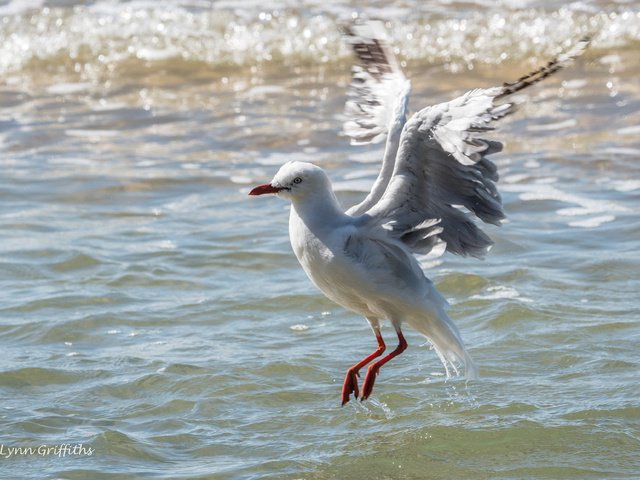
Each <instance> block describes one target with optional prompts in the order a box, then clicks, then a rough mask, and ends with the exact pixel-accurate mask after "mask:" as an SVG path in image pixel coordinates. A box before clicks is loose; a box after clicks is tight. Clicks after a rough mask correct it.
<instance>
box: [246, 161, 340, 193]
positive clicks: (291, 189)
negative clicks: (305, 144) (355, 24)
mask: <svg viewBox="0 0 640 480" xmlns="http://www.w3.org/2000/svg"><path fill="white" fill-rule="evenodd" d="M327 192H331V183H330V182H329V177H327V174H326V173H324V170H322V169H321V168H320V167H317V166H315V165H313V164H312V163H306V162H296V161H292V162H287V163H285V164H284V165H283V166H282V167H280V170H278V173H276V175H275V176H274V177H273V180H271V183H267V184H264V185H259V186H257V187H256V188H254V189H253V190H251V191H250V192H249V195H264V194H265V193H275V194H277V195H278V196H279V197H282V198H286V199H288V200H291V201H296V200H300V199H302V198H305V197H308V196H313V195H317V194H326V193H327Z"/></svg>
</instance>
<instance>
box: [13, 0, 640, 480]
mask: <svg viewBox="0 0 640 480" xmlns="http://www.w3.org/2000/svg"><path fill="white" fill-rule="evenodd" d="M516 3H517V5H516ZM354 10H358V9H357V8H356V7H355V6H354V5H352V4H351V3H349V2H336V3H335V4H329V5H323V4H320V3H316V2H311V1H310V2H307V3H305V5H304V6H302V7H296V6H295V5H294V4H288V3H287V2H273V3H271V4H261V5H257V4H250V3H247V4H244V5H242V6H237V5H235V6H234V5H232V4H225V3H221V2H213V3H210V2H207V1H204V2H194V1H192V2H187V1H184V2H160V3H157V4H151V3H149V2H117V1H113V2H106V1H97V2H86V4H83V3H82V2H74V1H63V2H46V1H45V2H40V1H33V2H3V3H2V4H1V5H0V17H1V18H2V23H0V36H1V37H2V40H3V44H4V46H5V49H4V51H3V54H2V57H1V58H0V69H1V71H2V74H3V75H2V79H1V80H0V151H1V154H0V168H1V171H2V175H0V235H1V241H0V349H1V351H2V356H1V357H0V392H1V398H2V402H1V403H0V474H1V475H0V476H2V478H11V479H13V478H16V479H23V478H24V479H41V478H50V479H85V478H86V479H103V478H104V479H129V478H165V479H210V478H214V479H227V478H228V479H259V478H283V479H345V478H349V479H423V478H427V479H494V478H496V479H497V478H499V479H518V480H522V479H536V480H538V479H635V478H638V477H639V475H640V473H639V472H640V460H639V456H638V452H640V407H639V404H638V398H639V397H640V387H639V386H638V384H639V382H638V379H639V377H638V374H639V366H640V362H639V357H638V344H639V342H640V324H639V321H638V318H639V313H640V302H639V301H638V294H637V292H638V290H639V289H640V277H639V276H638V273H637V272H638V271H640V255H639V246H640V222H639V220H638V218H639V216H638V213H639V207H638V205H639V201H640V162H639V160H640V141H639V140H638V139H639V136H640V115H639V113H638V112H640V84H639V83H638V78H639V76H640V69H639V65H640V64H639V63H638V61H637V56H638V55H637V52H638V46H639V44H638V41H637V38H638V35H637V32H638V31H640V13H639V12H638V9H637V6H636V5H634V4H630V3H617V2H585V3H582V4H573V5H572V6H570V7H566V8H563V9H557V8H556V7H554V6H553V4H552V3H550V2H548V3H547V2H507V3H505V4H503V5H502V6H501V7H499V8H498V7H490V8H487V7H486V6H484V7H483V6H482V4H481V2H479V3H478V4H474V3H456V2H454V3H449V4H437V3H434V2H426V3H424V4H423V3H420V4H418V3H417V2H416V3H414V2H395V3H392V4H386V3H385V4H382V3H380V4H377V3H374V4H373V6H371V7H368V9H367V12H368V13H369V14H370V15H371V16H381V15H382V16H384V17H385V18H389V25H388V27H389V32H390V36H392V39H393V41H394V45H396V46H397V47H398V49H399V55H400V58H401V59H402V60H403V61H405V62H406V67H405V69H406V71H407V74H408V75H409V76H410V77H411V78H412V80H413V85H414V96H413V99H412V104H413V106H414V108H419V107H421V106H424V105H427V104H430V103H434V102H439V101H443V100H446V99H449V98H452V97H453V96H454V95H457V94H460V93H462V92H464V91H465V90H466V89H469V88H474V87H486V86H491V85H495V84H499V83H501V82H502V81H504V80H513V79H514V78H517V77H518V76H519V75H520V74H521V73H524V72H526V71H528V70H530V69H531V68H533V67H534V66H535V65H537V64H539V63H540V62H542V61H544V59H545V58H549V57H551V56H553V54H554V53H555V52H556V45H557V44H558V42H560V43H562V41H561V39H562V38H573V37H574V33H575V37H578V36H580V35H581V34H583V33H585V32H586V31H591V30H593V28H595V27H598V33H597V35H596V36H595V40H594V45H593V46H592V48H591V50H590V51H589V52H588V53H587V54H586V55H585V56H584V58H581V59H580V60H579V61H578V62H577V63H576V64H575V65H574V66H573V67H571V68H570V69H567V70H566V71H564V72H562V73H560V74H558V75H557V76H556V77H554V78H552V79H549V80H548V81H547V82H546V83H544V84H543V85H540V86H538V87H536V88H535V89H533V90H531V91H530V92H529V94H528V95H527V96H522V97H519V101H520V104H521V105H520V109H519V112H518V113H516V114H515V115H513V116H512V117H510V118H509V119H507V120H506V121H505V122H503V124H502V125H501V128H500V130H499V131H498V132H496V136H497V137H499V138H500V139H503V140H504V141H506V148H505V151H504V152H503V153H502V154H500V155H499V156H496V157H495V159H496V163H497V164H498V165H499V168H500V173H501V181H500V188H501V191H502V194H503V200H504V204H505V209H506V211H507V214H508V222H507V223H505V224H504V225H503V226H502V227H501V228H497V227H496V228H494V227H490V228H489V229H488V232H489V234H490V235H491V236H492V238H493V239H494V240H495V242H496V244H495V246H494V248H493V250H492V251H491V253H490V255H489V256H488V257H487V259H486V260H485V261H477V260H475V259H467V258H458V257H453V256H445V257H441V258H439V259H427V260H425V261H424V263H425V266H426V267H428V270H427V274H428V276H429V277H430V278H432V279H433V280H434V282H435V283H436V284H437V286H438V288H439V289H440V291H441V292H442V293H443V294H444V295H445V296H446V297H447V299H448V300H449V301H450V303H451V304H452V308H451V312H450V313H451V316H452V317H453V318H454V319H455V320H456V323H457V324H458V326H459V327H460V330H461V331H462V334H463V337H464V338H465V341H466V343H467V344H468V345H469V349H470V352H471V354H472V355H473V357H474V359H475V360H476V362H477V363H478V365H479V367H480V374H481V379H480V380H479V381H477V382H472V383H465V382H464V380H462V379H458V378H454V379H446V378H445V376H444V370H443V367H442V366H441V364H440V363H439V361H438V359H437V357H436V355H435V353H434V352H433V351H432V350H430V348H429V346H428V345H426V344H425V343H424V340H423V338H422V337H420V336H419V335H417V334H415V333H414V332H410V331H408V332H406V336H407V340H408V342H409V345H410V347H409V349H408V350H407V351H406V352H405V353H404V354H403V355H402V356H400V357H398V358H397V359H395V360H394V361H393V362H391V363H389V364H388V365H386V366H385V367H384V369H383V370H382V373H381V375H380V377H379V378H378V381H377V384H376V390H375V391H374V395H373V397H372V399H371V400H370V401H368V402H364V403H360V402H353V401H352V402H350V403H349V404H347V405H346V406H345V407H340V389H341V385H342V379H343V377H344V373H345V371H346V369H347V368H348V367H349V366H351V365H352V364H353V363H354V362H356V361H357V360H359V359H360V358H362V357H363V356H365V355H367V354H368V353H370V352H371V351H372V349H373V348H374V347H375V339H374V338H373V335H371V331H370V329H369V327H368V326H367V324H366V321H365V320H363V319H361V318H358V317H356V316H354V315H353V314H351V313H349V312H347V311H345V310H343V309H341V308H340V307H337V306H336V305H334V304H332V303H331V302H329V301H328V300H326V299H325V298H324V297H323V296H322V295H321V294H320V293H319V292H318V291H316V290H315V289H314V287H313V286H312V285H311V284H310V282H309V281H308V280H307V279H306V277H305V275H304V273H303V272H302V270H301V269H300V267H299V266H298V264H297V262H296V260H295V258H294V256H293V254H292V253H291V251H290V247H289V243H288V236H287V219H288V205H287V204H286V203H285V202H282V201H280V200H279V199H277V198H250V197H248V196H247V193H248V191H249V189H250V187H252V186H254V185H257V184H259V183H264V182H265V181H268V180H269V179H270V178H271V176H272V175H273V173H274V172H275V171H276V170H277V169H278V167H279V166H280V164H282V163H284V162H285V161H287V160H290V159H298V160H305V161H312V162H315V163H317V164H320V165H322V166H323V167H324V168H325V169H326V170H327V171H328V172H329V174H330V176H331V177H332V179H333V180H334V182H335V185H336V188H337V191H338V195H339V197H340V200H341V201H342V202H343V203H344V205H345V206H347V205H351V204H354V203H356V202H357V201H358V200H359V199H360V198H362V195H363V191H364V190H365V189H366V188H368V186H369V184H370V183H371V181H372V180H373V179H374V178H375V175H376V168H377V163H376V162H377V160H378V158H379V157H380V150H379V147H375V146H374V147H364V148H363V147H351V146H349V144H348V142H347V141H346V139H344V138H342V137H341V136H340V127H341V122H342V116H341V115H342V108H343V104H344V100H345V92H346V84H347V82H348V71H349V62H350V60H349V57H348V51H347V50H346V48H345V47H344V46H342V45H341V43H340V38H339V34H338V33H337V30H336V29H335V27H336V25H337V24H338V23H339V21H340V20H341V19H343V18H344V17H345V16H346V17H349V16H350V15H351V11H354ZM275 12H277V14H276V13H275ZM261 14H262V15H261ZM387 15H388V17H387ZM161 25H162V26H161ZM283 25H286V26H287V27H288V29H287V28H283ZM463 25H464V26H463ZM427 26H428V28H427ZM305 31H308V32H309V33H308V34H305ZM233 32H235V33H233ZM154 38H155V40H154ZM322 38H324V40H321V39H322ZM292 39H295V40H296V41H293V40H292ZM287 42H289V43H290V46H289V47H287ZM417 45H421V46H422V47H421V48H418V47H417ZM502 53H505V55H504V56H503V55H502ZM101 55H102V57H101ZM383 334H384V335H385V336H386V337H387V338H388V339H389V343H393V340H392V339H393V333H392V330H391V329H390V328H388V325H387V326H385V328H384V330H383ZM65 445H67V447H64V446H65ZM80 445H82V448H79V447H78V446H80ZM43 447H46V448H43ZM17 448H21V449H23V450H20V451H18V450H16V449H17ZM74 448H75V450H74ZM29 449H32V450H29ZM74 452H75V453H74Z"/></svg>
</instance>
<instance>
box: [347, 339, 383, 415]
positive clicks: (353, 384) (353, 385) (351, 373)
mask: <svg viewBox="0 0 640 480" xmlns="http://www.w3.org/2000/svg"><path fill="white" fill-rule="evenodd" d="M375 332H376V340H378V348H377V349H376V351H375V352H373V353H372V354H371V355H369V356H368V357H367V358H365V359H363V360H362V361H361V362H358V363H356V364H355V365H354V366H353V367H351V368H350V369H349V370H347V375H346V376H345V377H344V383H343V384H342V405H344V404H345V403H347V402H348V401H349V397H350V395H351V394H352V393H353V394H354V396H355V398H356V399H357V398H358V395H359V392H358V379H357V378H356V377H359V376H360V369H361V368H362V367H364V366H365V365H366V364H367V363H369V362H370V361H371V360H373V359H374V358H378V357H379V356H380V355H382V352H384V350H385V348H387V347H386V345H385V344H384V340H383V339H382V335H380V331H379V330H376V331H375Z"/></svg>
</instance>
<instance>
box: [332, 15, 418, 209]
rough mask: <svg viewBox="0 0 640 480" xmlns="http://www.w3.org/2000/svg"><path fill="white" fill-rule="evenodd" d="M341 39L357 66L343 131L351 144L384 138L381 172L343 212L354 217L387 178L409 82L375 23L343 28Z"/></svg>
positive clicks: (379, 193) (377, 196)
mask: <svg viewBox="0 0 640 480" xmlns="http://www.w3.org/2000/svg"><path fill="white" fill-rule="evenodd" d="M345 38H346V40H347V42H348V43H349V44H350V45H351V47H352V48H353V51H354V53H355V55H356V56H357V57H358V60H359V62H360V65H356V66H354V67H353V68H352V70H351V74H352V78H351V85H350V88H349V92H348V96H349V99H348V100H347V103H346V105H345V115H346V117H347V120H346V122H345V123H344V127H343V130H344V133H345V134H346V135H347V136H349V137H350V138H351V143H352V144H355V145H363V144H368V143H378V142H382V141H383V140H384V139H385V138H386V140H387V142H386V145H385V152H384V157H383V160H382V166H381V169H380V173H379V175H378V178H377V179H376V181H375V183H374V185H373V188H372V190H371V192H370V193H369V195H368V196H367V197H366V198H365V200H364V201H363V202H361V203H360V204H359V205H356V206H354V207H352V208H351V209H350V210H349V212H348V213H350V214H351V215H359V214H361V213H363V212H364V211H366V210H367V209H368V208H370V207H371V206H372V205H373V204H375V203H376V202H377V201H378V200H379V199H380V197H381V196H382V194H383V192H384V190H385V188H386V187H387V185H388V183H389V179H390V178H391V173H392V172H393V165H394V162H395V159H396V154H397V152H398V144H399V141H400V135H401V133H402V127H403V126H404V124H405V122H406V115H407V113H406V112H407V104H408V100H409V94H410V92H411V84H410V83H409V81H408V80H407V79H406V78H405V76H404V74H403V73H402V70H400V67H399V66H398V62H397V61H396V58H395V56H394V55H393V52H392V51H391V49H390V48H389V47H388V46H387V44H386V43H385V41H384V29H383V28H382V25H381V24H380V23H376V22H368V23H364V24H354V25H350V26H349V27H346V28H345Z"/></svg>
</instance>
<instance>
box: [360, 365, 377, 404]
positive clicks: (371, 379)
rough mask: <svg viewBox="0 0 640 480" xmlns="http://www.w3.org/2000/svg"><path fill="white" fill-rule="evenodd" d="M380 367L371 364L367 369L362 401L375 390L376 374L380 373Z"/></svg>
mask: <svg viewBox="0 0 640 480" xmlns="http://www.w3.org/2000/svg"><path fill="white" fill-rule="evenodd" d="M378 371H379V369H378V368H376V365H375V364H374V365H371V366H369V368H368V369H367V375H366V376H365V377H364V383H363V384H362V396H361V397H360V401H365V400H366V399H367V398H369V396H370V395H371V392H373V384H374V383H375V381H376V376H377V375H378Z"/></svg>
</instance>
